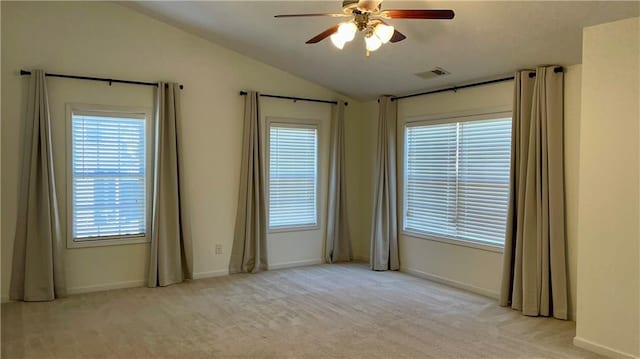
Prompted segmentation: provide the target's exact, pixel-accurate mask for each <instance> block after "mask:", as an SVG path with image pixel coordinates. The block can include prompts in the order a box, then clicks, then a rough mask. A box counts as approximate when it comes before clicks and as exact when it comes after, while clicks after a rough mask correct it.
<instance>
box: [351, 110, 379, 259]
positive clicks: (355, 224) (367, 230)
mask: <svg viewBox="0 0 640 359" xmlns="http://www.w3.org/2000/svg"><path fill="white" fill-rule="evenodd" d="M377 105H378V104H377V103H376V101H370V102H366V103H362V104H359V105H358V106H359V108H358V110H359V116H357V118H354V119H352V121H350V122H348V123H347V124H346V127H345V133H346V135H345V137H346V139H347V140H346V145H345V146H346V151H345V152H346V155H347V156H346V167H347V171H346V172H347V200H348V206H349V207H348V208H349V213H350V214H351V215H350V216H349V220H350V227H351V234H352V238H353V240H352V245H353V255H354V258H355V259H357V260H360V261H369V254H370V247H369V240H370V238H371V219H372V212H371V208H372V206H373V186H374V177H373V171H374V169H373V166H374V164H375V160H376V135H377V131H378V125H377V123H378V106H377Z"/></svg>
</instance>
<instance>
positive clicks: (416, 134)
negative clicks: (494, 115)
mask: <svg viewBox="0 0 640 359" xmlns="http://www.w3.org/2000/svg"><path fill="white" fill-rule="evenodd" d="M456 136H457V133H456V124H455V123H454V124H444V125H434V126H419V127H418V126H417V127H409V128H408V129H407V137H406V146H407V166H406V169H407V172H406V176H405V177H406V179H405V181H406V186H405V188H406V211H405V229H410V230H415V231H418V232H426V233H433V234H443V235H455V210H456V208H455V205H456V198H455V195H456V193H455V189H456V141H457V140H456Z"/></svg>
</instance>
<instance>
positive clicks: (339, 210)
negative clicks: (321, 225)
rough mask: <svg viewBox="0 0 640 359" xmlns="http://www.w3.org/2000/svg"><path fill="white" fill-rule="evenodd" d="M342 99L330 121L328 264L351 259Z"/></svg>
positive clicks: (326, 252)
mask: <svg viewBox="0 0 640 359" xmlns="http://www.w3.org/2000/svg"><path fill="white" fill-rule="evenodd" d="M344 107H345V106H344V102H343V101H338V104H337V105H336V106H335V109H334V112H333V118H332V121H331V122H332V123H331V159H330V164H329V166H330V167H329V205H328V209H327V241H326V251H325V259H326V261H327V262H328V263H336V262H348V261H350V260H351V259H352V253H351V235H350V233H349V220H348V218H347V191H346V190H347V189H346V185H347V182H346V179H345V168H344V166H345V159H344V110H345V108H344Z"/></svg>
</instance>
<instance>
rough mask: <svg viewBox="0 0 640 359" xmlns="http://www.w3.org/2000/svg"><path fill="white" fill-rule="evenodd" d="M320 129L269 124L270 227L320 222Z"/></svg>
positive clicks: (277, 227)
mask: <svg viewBox="0 0 640 359" xmlns="http://www.w3.org/2000/svg"><path fill="white" fill-rule="evenodd" d="M317 188H318V128H317V127H315V126H305V125H294V124H276V123H272V124H271V125H270V126H269V228H270V229H285V228H304V227H316V226H317V224H318V198H317V197H318V196H317Z"/></svg>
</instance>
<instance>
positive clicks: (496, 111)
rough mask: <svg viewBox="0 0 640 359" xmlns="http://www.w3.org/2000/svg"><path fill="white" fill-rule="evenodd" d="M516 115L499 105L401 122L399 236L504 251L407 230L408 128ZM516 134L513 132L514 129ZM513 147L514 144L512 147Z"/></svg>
mask: <svg viewBox="0 0 640 359" xmlns="http://www.w3.org/2000/svg"><path fill="white" fill-rule="evenodd" d="M512 116H513V113H512V110H511V108H510V107H507V106H500V107H494V108H487V109H483V110H470V111H464V112H455V113H442V114H434V115H429V116H421V117H407V118H405V119H403V120H402V121H401V122H400V126H401V128H402V131H399V132H400V134H399V136H401V139H400V141H401V143H402V145H401V146H398V147H399V150H400V159H401V161H399V163H400V164H401V166H402V168H401V170H400V171H399V173H400V175H401V176H402V179H401V180H400V181H399V185H400V190H399V194H400V196H401V198H402V199H401V200H400V201H399V204H400V206H401V209H400V212H399V213H400V234H401V235H403V236H408V237H414V238H419V239H425V240H430V241H435V242H441V243H448V244H453V245H458V246H464V247H471V248H476V249H481V250H486V251H490V252H498V253H503V252H504V244H502V245H497V244H491V243H483V242H480V241H473V240H468V239H465V238H459V237H453V236H446V235H436V234H430V233H422V232H419V231H414V230H410V229H409V230H407V229H405V228H406V211H407V195H406V188H407V175H406V169H407V162H408V156H407V141H406V136H407V129H408V128H409V127H417V126H425V125H441V124H447V123H456V122H471V121H486V120H497V119H500V118H512ZM512 131H513V129H512ZM512 146H513V144H512Z"/></svg>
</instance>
